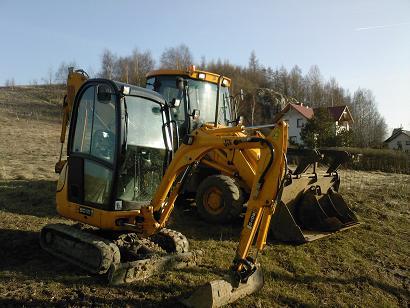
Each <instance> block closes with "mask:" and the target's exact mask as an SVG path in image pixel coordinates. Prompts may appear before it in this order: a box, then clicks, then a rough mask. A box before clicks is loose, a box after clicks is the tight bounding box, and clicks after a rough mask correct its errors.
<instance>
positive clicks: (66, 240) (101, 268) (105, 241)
mask: <svg viewBox="0 0 410 308" xmlns="http://www.w3.org/2000/svg"><path fill="white" fill-rule="evenodd" d="M40 245H41V247H42V248H43V249H44V250H46V251H47V252H49V253H51V254H52V255H54V256H56V257H58V258H61V259H63V260H65V261H67V262H69V263H72V264H74V265H76V266H78V267H80V268H82V269H84V270H86V271H87V272H89V273H92V274H106V275H107V278H108V281H109V283H110V284H121V283H128V282H132V281H137V280H143V279H146V278H148V277H150V276H152V275H154V274H156V273H159V272H163V271H166V270H168V269H172V268H183V267H190V266H195V265H196V264H197V263H199V262H200V259H201V256H202V252H201V251H192V252H190V251H189V244H188V241H187V239H186V237H185V236H184V235H182V234H181V233H179V232H177V231H174V230H171V229H162V230H161V231H160V232H159V233H157V234H155V235H153V236H151V237H149V238H141V237H140V236H138V235H137V234H135V233H121V234H115V233H109V234H104V231H102V230H96V229H91V228H89V227H84V226H83V225H79V224H77V225H72V226H70V225H65V224H50V225H46V226H45V227H44V228H43V229H42V231H41V234H40Z"/></svg>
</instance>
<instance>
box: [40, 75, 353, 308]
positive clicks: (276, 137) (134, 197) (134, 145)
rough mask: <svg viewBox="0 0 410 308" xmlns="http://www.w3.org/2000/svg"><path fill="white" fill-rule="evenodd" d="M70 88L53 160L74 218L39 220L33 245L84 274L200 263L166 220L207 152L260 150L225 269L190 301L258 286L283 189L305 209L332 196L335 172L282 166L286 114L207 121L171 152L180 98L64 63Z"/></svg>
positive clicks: (118, 276) (135, 272) (126, 273)
mask: <svg viewBox="0 0 410 308" xmlns="http://www.w3.org/2000/svg"><path fill="white" fill-rule="evenodd" d="M67 86H68V90H67V97H66V99H65V103H64V110H65V111H64V117H63V128H62V134H61V142H62V146H63V145H64V144H65V135H66V134H65V129H66V125H67V124H68V123H70V125H69V133H68V142H67V159H66V160H65V159H64V160H63V159H62V157H60V160H59V162H58V163H57V164H56V171H57V172H59V173H60V176H59V180H58V183H57V193H56V203H57V211H58V213H59V214H60V215H61V216H63V217H66V218H68V219H71V220H72V221H75V222H78V223H79V224H76V225H69V224H49V225H46V226H45V227H44V228H43V229H42V230H41V234H40V245H41V247H42V248H43V249H45V250H46V251H48V252H49V253H51V254H53V255H55V256H57V257H59V258H62V259H64V260H66V261H68V262H71V263H73V264H75V265H77V266H79V267H81V268H83V269H85V270H87V271H89V272H91V273H95V274H106V275H107V277H108V280H109V282H111V283H113V284H119V283H125V282H131V281H135V280H142V279H145V278H147V277H149V276H151V275H153V274H155V273H158V272H162V271H165V270H167V269H169V268H172V267H174V268H175V267H177V268H181V267H184V266H185V267H186V266H190V265H195V264H197V262H199V261H200V257H201V252H199V251H189V244H188V241H187V239H186V238H185V236H184V235H182V234H181V233H179V232H177V231H174V230H171V229H167V228H166V225H167V222H168V220H169V218H170V216H171V214H172V210H173V208H174V203H175V200H176V198H177V197H178V195H179V194H180V193H181V191H182V188H183V187H184V186H185V183H186V182H189V181H190V179H189V178H190V176H191V175H192V174H193V173H194V171H195V169H196V168H198V166H199V165H200V163H202V162H203V159H204V158H205V157H207V155H209V154H210V153H212V152H215V151H221V152H224V153H232V154H230V155H234V156H233V157H244V156H245V155H246V157H247V155H249V154H248V153H257V155H256V154H255V157H254V159H253V160H247V161H251V162H252V166H251V167H252V172H253V175H252V177H250V179H251V180H250V181H251V182H250V189H249V200H248V202H247V207H246V214H245V218H244V223H243V228H242V231H241V234H240V238H239V244H238V247H237V250H236V253H235V256H234V258H233V262H232V267H231V269H230V273H231V275H230V276H229V277H225V278H224V279H221V280H217V281H212V282H210V283H208V284H206V285H205V286H204V287H202V288H200V289H198V290H197V291H196V292H194V293H193V294H192V296H191V297H190V298H188V299H185V301H184V303H185V304H186V305H188V306H195V307H201V306H202V307H219V306H222V305H224V304H227V303H231V302H233V301H235V300H237V299H239V298H241V297H243V296H246V295H249V294H251V293H253V292H256V291H257V290H259V289H260V288H261V287H262V286H263V275H262V271H261V267H260V265H259V264H258V263H257V256H258V252H260V251H261V250H262V249H263V248H264V246H265V245H266V238H267V234H268V230H269V226H270V225H271V218H272V215H273V214H274V213H275V212H276V210H275V209H279V208H284V207H286V205H284V202H287V201H284V198H283V195H284V191H285V189H287V187H288V189H289V187H293V188H292V189H293V192H294V194H295V195H297V196H302V197H303V198H302V199H303V207H306V208H309V207H310V206H317V205H318V196H322V197H323V198H325V197H326V198H330V199H335V197H334V195H335V196H336V199H337V196H338V195H337V194H336V193H333V192H331V191H330V190H329V188H328V186H333V185H334V184H333V183H334V177H332V176H330V177H329V178H321V179H318V178H306V179H305V178H300V177H298V176H295V175H293V174H290V173H288V167H287V163H286V153H287V140H288V135H287V124H286V123H285V122H278V123H276V124H275V125H274V126H273V127H272V129H270V130H269V133H268V134H266V135H263V134H261V133H260V131H259V128H257V127H244V126H242V125H236V126H233V127H222V126H220V125H216V126H215V125H214V124H206V123H204V124H201V125H198V127H196V128H195V129H194V130H192V131H191V132H190V133H187V134H185V135H184V137H183V138H182V142H181V144H180V145H179V147H178V149H177V150H176V151H174V148H175V145H174V144H173V141H174V140H177V139H179V137H178V136H174V134H175V133H177V132H178V129H177V128H176V126H177V125H176V123H175V121H173V120H172V117H171V116H170V114H171V110H173V109H174V108H177V107H178V106H179V102H178V100H173V102H172V103H171V104H168V103H167V102H166V101H165V100H164V99H163V97H162V96H160V95H158V94H157V93H155V92H153V91H150V90H147V89H143V88H139V87H135V86H132V85H128V84H124V83H119V82H114V81H111V80H107V79H87V76H86V75H85V73H84V72H82V71H73V70H71V71H70V72H69V76H68V83H67ZM75 93H76V95H75V96H73V94H75ZM234 153H236V154H234ZM61 156H62V155H61ZM319 203H321V199H320V198H319ZM319 205H321V204H319ZM308 212H309V211H308ZM344 214H348V213H344ZM274 223H275V222H273V221H272V224H274Z"/></svg>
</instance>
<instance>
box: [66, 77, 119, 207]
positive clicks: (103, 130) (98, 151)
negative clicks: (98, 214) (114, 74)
mask: <svg viewBox="0 0 410 308" xmlns="http://www.w3.org/2000/svg"><path fill="white" fill-rule="evenodd" d="M101 89H103V91H101ZM97 93H99V94H98V95H97ZM100 93H103V95H100ZM117 97H118V96H117V95H116V94H115V90H114V88H113V87H112V86H111V85H109V84H105V83H97V82H91V83H89V84H85V85H84V87H83V88H82V90H81V91H80V93H79V95H78V97H77V99H76V103H75V107H74V111H73V115H72V119H71V127H70V138H69V151H68V155H69V157H68V167H69V168H68V200H69V201H71V202H74V203H77V204H82V205H88V206H91V207H95V208H101V209H110V204H112V195H113V193H112V192H113V181H114V170H115V167H114V166H115V163H116V152H117V151H116V149H117V143H118V142H117V139H118V138H117V135H118V131H119V130H118V123H117V122H118V115H117V113H118V109H119V108H118V99H117Z"/></svg>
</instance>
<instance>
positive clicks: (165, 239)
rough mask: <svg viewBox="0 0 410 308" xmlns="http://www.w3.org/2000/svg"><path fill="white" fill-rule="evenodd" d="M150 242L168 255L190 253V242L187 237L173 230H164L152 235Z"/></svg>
mask: <svg viewBox="0 0 410 308" xmlns="http://www.w3.org/2000/svg"><path fill="white" fill-rule="evenodd" d="M150 240H151V241H153V242H154V243H155V244H157V245H158V246H160V247H161V248H162V249H164V250H165V251H166V252H168V253H185V252H188V251H189V242H188V240H187V238H186V237H185V235H183V234H182V233H180V232H178V231H175V230H172V229H167V228H163V229H161V230H160V231H159V232H158V233H157V234H154V235H152V236H151V237H150Z"/></svg>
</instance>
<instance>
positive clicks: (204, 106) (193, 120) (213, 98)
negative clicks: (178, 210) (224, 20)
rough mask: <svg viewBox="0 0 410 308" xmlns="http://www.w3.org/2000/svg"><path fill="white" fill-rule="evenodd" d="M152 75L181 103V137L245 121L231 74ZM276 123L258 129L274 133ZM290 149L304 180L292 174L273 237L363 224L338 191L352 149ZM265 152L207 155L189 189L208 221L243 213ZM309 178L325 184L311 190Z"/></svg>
mask: <svg viewBox="0 0 410 308" xmlns="http://www.w3.org/2000/svg"><path fill="white" fill-rule="evenodd" d="M146 77H147V83H146V84H147V85H146V87H147V88H149V89H152V90H154V91H156V92H159V93H160V94H162V95H163V96H164V97H165V98H166V100H167V101H169V102H175V101H177V102H178V104H177V105H178V106H176V108H173V109H172V111H171V117H172V120H173V121H174V123H175V124H176V125H177V127H178V129H179V136H180V138H183V137H184V136H186V135H187V134H190V133H191V132H192V130H194V129H195V128H196V127H200V126H201V125H203V123H211V124H212V125H213V126H214V127H221V126H225V127H229V126H233V125H241V121H240V119H239V117H238V114H237V109H238V108H237V102H234V100H233V97H232V96H230V94H229V88H230V86H231V83H232V82H231V79H229V78H227V77H225V76H222V75H218V74H215V73H211V72H207V71H201V70H197V69H196V68H195V66H190V67H188V68H187V70H156V71H151V72H149V73H148V74H147V76H146ZM283 98H284V97H283V96H282V99H283ZM285 100H286V98H285ZM273 122H276V119H273ZM273 126H274V125H265V126H259V127H256V128H258V129H260V130H264V132H267V133H268V134H269V130H270V129H272V127H273ZM287 154H288V155H289V156H290V155H292V156H297V157H298V158H299V162H300V163H299V165H298V166H297V167H296V168H295V170H293V175H292V178H293V179H296V178H297V179H300V180H299V181H295V180H293V181H292V179H290V180H289V181H288V185H286V186H285V188H284V191H283V196H282V199H283V200H284V202H283V203H282V204H281V205H279V208H278V210H277V211H276V212H275V214H274V216H273V218H272V220H273V221H274V222H275V223H273V224H272V228H271V229H272V230H271V236H272V237H273V238H274V239H276V240H279V241H284V242H295V243H304V242H306V241H311V240H315V239H318V238H321V237H323V236H326V235H329V234H332V233H334V232H335V231H341V230H345V229H348V228H350V227H351V226H354V225H357V224H358V221H357V218H356V217H355V215H354V214H353V213H352V211H351V210H350V209H349V208H348V206H347V204H346V203H345V201H344V200H343V198H342V197H341V196H340V195H339V194H338V193H337V191H338V189H339V185H340V177H339V175H338V173H337V169H338V167H339V166H340V165H341V164H342V163H344V162H346V161H347V160H349V159H350V155H349V153H347V152H343V151H325V150H322V151H320V150H308V149H307V150H297V149H290V151H288V153H287ZM260 155H261V154H260V152H259V149H244V150H241V151H238V150H231V149H229V150H226V149H216V150H213V151H210V152H208V153H207V155H206V156H204V157H203V158H202V160H201V163H200V164H199V166H198V167H197V168H196V169H195V171H193V174H192V175H191V177H190V181H189V182H187V183H186V184H185V186H184V188H183V190H184V192H188V193H195V199H196V205H197V209H198V213H199V214H200V215H201V216H202V217H203V218H204V219H205V220H207V221H209V222H211V223H225V222H228V221H230V220H231V219H232V218H235V217H236V216H238V215H239V214H240V213H242V211H243V205H244V203H247V201H248V200H249V198H250V192H251V188H252V183H253V182H254V179H255V176H256V171H255V170H256V165H257V162H258V160H259V158H260ZM318 162H321V163H324V162H328V163H329V166H328V168H327V170H323V171H319V169H318V168H317V164H318ZM308 183H309V184H310V185H313V184H315V185H317V186H318V187H321V189H320V190H316V191H314V190H313V189H311V190H310V192H305V191H304V189H305V187H306V185H307V184H308ZM306 199H309V200H310V201H309V202H307V201H306ZM313 200H315V202H313ZM306 203H307V204H309V206H306Z"/></svg>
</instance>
